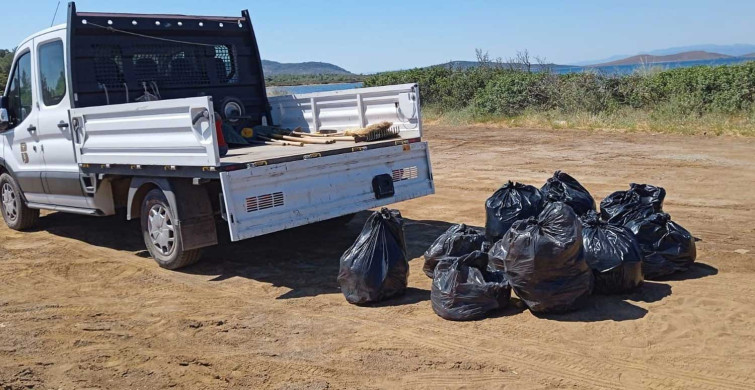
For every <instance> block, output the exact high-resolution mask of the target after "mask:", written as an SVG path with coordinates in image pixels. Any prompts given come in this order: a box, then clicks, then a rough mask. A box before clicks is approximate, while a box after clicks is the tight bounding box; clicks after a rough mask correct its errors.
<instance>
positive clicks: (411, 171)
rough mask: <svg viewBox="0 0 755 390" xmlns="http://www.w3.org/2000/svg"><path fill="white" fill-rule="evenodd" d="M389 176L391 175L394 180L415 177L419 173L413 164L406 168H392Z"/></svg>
mask: <svg viewBox="0 0 755 390" xmlns="http://www.w3.org/2000/svg"><path fill="white" fill-rule="evenodd" d="M391 176H393V181H394V182H396V181H403V180H411V179H416V178H417V177H418V176H419V173H418V171H417V167H416V166H413V167H408V168H400V169H394V170H393V172H392V174H391Z"/></svg>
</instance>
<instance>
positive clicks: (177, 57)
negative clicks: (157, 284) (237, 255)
mask: <svg viewBox="0 0 755 390" xmlns="http://www.w3.org/2000/svg"><path fill="white" fill-rule="evenodd" d="M218 121H224V122H225V123H226V124H229V125H231V126H233V128H234V129H235V130H236V131H238V130H241V129H244V128H254V126H258V125H275V126H280V127H283V128H290V129H293V128H296V127H300V128H301V129H302V130H303V131H304V132H316V131H319V130H323V129H333V130H344V129H350V128H362V127H365V126H368V125H370V124H374V123H378V122H382V121H390V122H392V123H394V126H397V127H398V128H399V129H400V132H399V135H398V137H397V138H394V139H389V140H381V141H373V142H359V143H350V142H336V143H334V144H327V145H321V144H313V145H305V146H304V147H292V146H279V145H250V146H246V147H241V148H235V149H231V150H230V151H229V152H228V154H227V155H225V156H221V153H222V152H221V148H220V145H219V143H218V139H219V137H218V131H217V129H216V122H218ZM421 137H422V121H421V116H420V102H419V91H418V88H417V85H415V84H407V85H396V86H388V87H377V88H359V89H352V90H346V91H337V92H325V93H311V94H305V95H290V96H281V97H274V98H270V99H268V97H267V93H266V89H265V79H264V76H263V72H262V65H261V60H260V55H259V50H258V46H257V42H256V38H255V35H254V30H253V28H252V24H251V20H250V17H249V12H247V11H243V12H242V14H241V16H239V17H211V16H185V15H145V14H108V13H84V12H78V11H77V10H76V6H75V4H74V3H70V4H69V7H68V19H67V23H66V24H63V25H59V26H56V27H52V28H49V29H46V30H44V31H41V32H39V33H37V34H34V35H33V36H31V37H29V38H27V39H26V40H24V41H23V42H21V43H20V44H19V46H18V48H17V49H16V53H15V58H14V62H13V67H12V69H11V73H10V75H9V80H8V85H7V87H6V89H5V93H4V94H3V96H2V98H0V174H1V175H0V194H2V202H1V204H0V207H1V208H2V214H3V218H4V220H5V222H6V224H7V225H8V226H9V227H10V228H12V229H16V230H24V229H29V228H31V227H33V226H34V224H35V223H36V222H37V220H38V218H39V210H56V211H59V212H67V213H78V214H87V215H92V216H108V215H114V214H115V213H116V211H117V210H125V216H126V218H127V219H129V220H131V219H140V220H141V230H142V234H143V236H144V242H145V244H146V246H147V248H148V250H149V252H150V254H151V255H152V257H153V258H154V259H155V260H156V261H157V262H158V263H159V265H160V266H162V267H164V268H168V269H177V268H180V267H183V266H186V265H188V264H191V263H194V262H196V261H197V260H198V259H199V257H200V253H201V249H202V248H204V247H208V246H212V245H216V244H217V243H218V232H217V228H216V221H217V220H218V218H222V219H224V220H225V221H227V224H228V228H229V230H230V236H231V240H232V241H239V240H243V239H247V238H251V237H256V236H260V235H264V234H267V233H271V232H276V231H280V230H284V229H288V228H293V227H296V226H302V225H306V224H311V223H314V222H319V221H326V220H332V219H339V218H340V219H343V218H344V217H345V216H346V217H347V216H349V215H353V214H354V213H356V212H359V211H362V210H366V209H370V208H375V207H380V206H384V205H388V204H391V203H395V202H399V201H404V200H408V199H412V198H417V197H421V196H425V195H429V194H432V193H433V192H434V184H433V177H432V172H431V167H430V157H429V154H428V148H427V143H425V142H423V141H422V138H421ZM82 228H86V227H82Z"/></svg>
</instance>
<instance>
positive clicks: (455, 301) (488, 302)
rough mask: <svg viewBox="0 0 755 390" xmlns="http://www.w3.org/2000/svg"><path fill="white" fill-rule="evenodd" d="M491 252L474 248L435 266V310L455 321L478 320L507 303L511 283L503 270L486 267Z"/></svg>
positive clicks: (433, 291) (438, 313)
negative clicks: (492, 269) (472, 250)
mask: <svg viewBox="0 0 755 390" xmlns="http://www.w3.org/2000/svg"><path fill="white" fill-rule="evenodd" d="M487 265H488V255H487V254H486V253H484V252H481V251H474V252H472V253H470V254H467V255H465V256H461V257H457V258H455V259H454V260H453V261H445V260H444V261H441V262H440V263H439V264H438V267H437V268H436V269H435V276H434V278H433V286H432V290H431V292H430V300H431V301H432V306H433V311H435V314H437V315H439V316H441V317H443V318H445V319H447V320H453V321H467V320H476V319H480V318H483V317H485V315H486V314H487V313H488V312H490V311H493V310H496V309H502V308H504V307H506V306H507V305H508V303H509V299H510V298H511V287H509V284H508V283H507V282H506V277H505V276H504V274H503V272H500V271H491V270H488V269H487Z"/></svg>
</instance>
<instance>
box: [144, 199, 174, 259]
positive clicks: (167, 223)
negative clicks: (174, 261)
mask: <svg viewBox="0 0 755 390" xmlns="http://www.w3.org/2000/svg"><path fill="white" fill-rule="evenodd" d="M147 233H149V238H150V239H151V240H152V246H154V248H155V249H156V250H157V251H158V252H159V253H160V254H161V255H163V256H168V255H170V254H171V253H172V252H173V249H174V248H175V243H176V230H175V226H173V220H172V219H171V218H170V211H169V210H168V209H167V208H165V207H163V206H162V205H159V204H156V205H154V206H152V208H151V209H149V216H148V217H147Z"/></svg>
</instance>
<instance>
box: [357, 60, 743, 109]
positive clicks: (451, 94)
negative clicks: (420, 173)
mask: <svg viewBox="0 0 755 390" xmlns="http://www.w3.org/2000/svg"><path fill="white" fill-rule="evenodd" d="M411 82H417V83H419V86H420V92H421V98H422V101H423V104H426V105H430V106H432V107H434V109H436V110H439V111H441V112H442V111H443V110H458V109H466V108H469V109H471V111H472V112H473V114H474V115H475V116H478V117H482V118H484V117H489V116H504V117H513V116H516V115H520V114H521V113H522V112H524V111H525V110H529V111H532V110H541V111H543V110H554V109H555V110H558V111H559V112H564V113H578V112H580V113H581V112H584V113H590V114H598V113H608V114H611V113H614V112H617V110H622V109H626V108H633V109H643V110H649V111H652V110H654V109H660V108H661V107H662V109H663V111H664V112H669V111H673V112H676V113H678V114H679V115H685V116H688V115H703V114H707V113H719V114H736V113H739V112H745V111H748V110H752V109H753V108H755V62H747V63H744V64H739V65H730V66H716V67H710V66H697V67H689V68H677V69H671V70H663V71H658V70H652V69H651V70H650V71H646V72H643V73H635V74H631V75H625V76H615V75H604V74H599V73H589V72H586V73H572V74H565V75H556V74H552V73H548V72H544V73H529V72H525V71H520V70H510V69H505V68H503V67H500V66H480V67H475V68H467V69H454V68H449V67H442V66H438V67H431V68H423V69H411V70H406V71H398V72H387V73H380V74H377V75H373V76H369V77H368V78H367V79H366V80H365V86H380V85H390V84H402V83H411Z"/></svg>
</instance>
